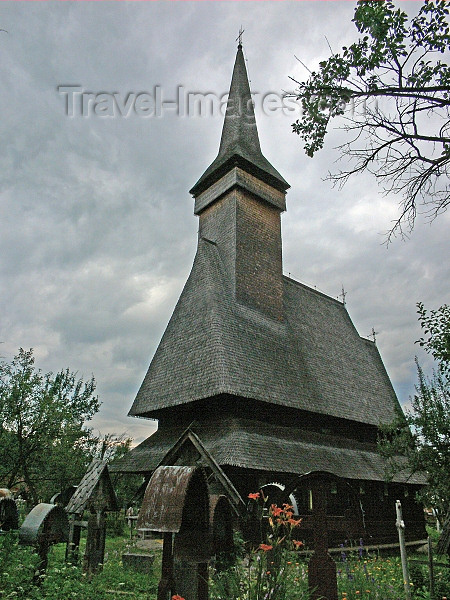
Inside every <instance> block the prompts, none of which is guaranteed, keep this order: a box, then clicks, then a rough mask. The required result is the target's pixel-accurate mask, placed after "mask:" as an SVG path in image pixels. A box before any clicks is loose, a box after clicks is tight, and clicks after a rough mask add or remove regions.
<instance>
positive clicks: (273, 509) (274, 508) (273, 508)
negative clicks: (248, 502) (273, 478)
mask: <svg viewBox="0 0 450 600" xmlns="http://www.w3.org/2000/svg"><path fill="white" fill-rule="evenodd" d="M270 512H271V513H272V515H273V516H274V517H278V516H279V515H280V514H281V513H282V512H283V509H282V508H280V507H279V506H277V505H276V504H272V506H271V507H270Z"/></svg>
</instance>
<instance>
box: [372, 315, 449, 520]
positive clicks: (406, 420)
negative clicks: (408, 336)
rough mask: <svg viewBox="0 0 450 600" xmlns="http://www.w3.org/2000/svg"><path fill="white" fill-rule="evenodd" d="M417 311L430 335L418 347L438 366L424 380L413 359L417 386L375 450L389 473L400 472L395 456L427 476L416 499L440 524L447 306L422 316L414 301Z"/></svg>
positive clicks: (445, 463) (445, 482)
mask: <svg viewBox="0 0 450 600" xmlns="http://www.w3.org/2000/svg"><path fill="white" fill-rule="evenodd" d="M418 313H419V321H420V323H421V325H422V327H423V329H424V332H425V333H429V332H431V334H430V335H429V337H428V338H427V339H424V338H421V340H419V343H421V344H422V345H423V346H424V347H425V349H426V350H427V351H428V352H430V353H431V354H432V355H433V356H434V357H435V358H436V359H437V360H438V366H437V369H436V370H435V371H434V372H433V375H432V377H431V378H428V377H426V376H425V374H424V373H423V370H422V368H421V367H420V365H419V363H418V361H417V359H416V364H417V372H418V384H417V386H416V393H415V395H414V397H413V398H412V399H411V410H409V411H407V412H406V415H405V417H403V415H402V416H399V418H398V419H397V420H396V421H395V422H394V423H392V424H391V425H389V426H388V427H385V428H384V429H383V430H382V435H381V439H380V441H379V449H380V452H381V453H382V455H383V456H384V457H385V458H387V459H388V461H389V464H390V471H391V474H393V473H395V472H396V471H398V470H401V469H402V468H404V464H403V465H402V463H401V460H400V461H399V455H403V456H406V459H407V461H408V466H409V468H410V469H411V470H412V471H413V472H418V471H422V472H426V473H427V476H428V485H427V486H426V487H425V488H423V490H422V491H421V497H422V499H423V500H424V501H426V502H427V503H428V504H429V505H430V506H433V507H434V508H436V510H437V512H438V514H439V517H440V519H441V520H445V519H446V518H447V519H448V518H449V517H450V479H449V477H448V474H449V473H450V378H449V365H450V362H449V361H450V355H449V354H448V353H447V354H445V353H443V352H442V351H441V349H442V347H444V344H443V341H445V340H447V342H448V332H449V326H450V322H449V321H448V320H447V321H445V315H448V307H447V306H446V305H444V306H443V307H441V308H440V309H438V310H434V311H430V313H428V311H427V310H426V309H425V308H424V306H423V304H422V303H419V304H418ZM447 319H448V316H447Z"/></svg>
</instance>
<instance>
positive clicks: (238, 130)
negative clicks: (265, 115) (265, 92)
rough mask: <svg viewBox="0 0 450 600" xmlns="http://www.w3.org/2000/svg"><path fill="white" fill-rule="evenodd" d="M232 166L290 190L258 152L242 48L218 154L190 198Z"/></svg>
mask: <svg viewBox="0 0 450 600" xmlns="http://www.w3.org/2000/svg"><path fill="white" fill-rule="evenodd" d="M235 166H239V167H241V168H242V169H243V170H244V171H247V172H249V173H250V174H252V175H255V176H256V177H259V178H260V179H262V180H263V181H265V182H266V183H269V184H271V185H272V186H274V187H275V188H277V189H279V190H280V191H283V192H285V191H286V190H287V189H288V187H289V184H288V183H287V182H286V181H285V179H284V178H283V177H282V176H281V175H280V173H278V171H277V170H276V169H275V168H274V167H273V166H272V165H271V164H270V162H269V161H268V160H267V159H266V158H265V156H264V155H263V154H262V152H261V146H260V144H259V137H258V129H257V127H256V120H255V113H254V109H253V101H252V97H251V93H250V85H249V82H248V76H247V69H246V68H245V60H244V54H243V52H242V45H241V44H239V45H238V50H237V54H236V61H235V63H234V69H233V76H232V79H231V86H230V92H229V94H228V103H227V109H226V113H225V120H224V124H223V130H222V138H221V140H220V147H219V153H218V155H217V157H216V159H215V160H214V161H213V162H212V164H211V165H210V166H209V167H208V168H207V169H206V171H205V172H204V173H203V175H202V176H201V177H200V179H199V180H198V181H197V183H196V184H195V185H194V187H193V188H192V189H191V191H190V192H191V194H193V195H194V196H197V195H198V194H200V193H201V192H202V191H204V190H205V189H206V188H207V187H209V186H210V185H211V184H213V183H214V182H215V181H217V180H218V179H219V178H220V177H222V176H223V175H224V174H225V173H226V172H227V171H229V170H230V169H232V168H233V167H235Z"/></svg>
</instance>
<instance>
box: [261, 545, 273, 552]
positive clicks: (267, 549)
mask: <svg viewBox="0 0 450 600" xmlns="http://www.w3.org/2000/svg"><path fill="white" fill-rule="evenodd" d="M272 548H273V546H271V545H270V544H260V545H259V549H260V550H264V552H268V551H269V550H272Z"/></svg>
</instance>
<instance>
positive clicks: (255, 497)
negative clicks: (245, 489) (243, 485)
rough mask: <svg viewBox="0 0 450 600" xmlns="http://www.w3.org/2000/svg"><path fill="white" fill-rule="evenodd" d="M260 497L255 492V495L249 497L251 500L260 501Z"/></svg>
mask: <svg viewBox="0 0 450 600" xmlns="http://www.w3.org/2000/svg"><path fill="white" fill-rule="evenodd" d="M259 496H260V494H259V492H254V493H253V494H249V495H248V497H249V498H250V500H258V498H259Z"/></svg>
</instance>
